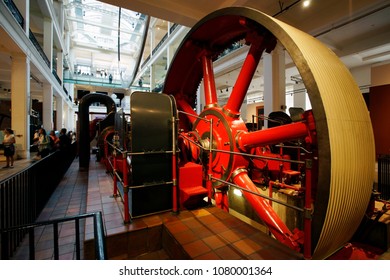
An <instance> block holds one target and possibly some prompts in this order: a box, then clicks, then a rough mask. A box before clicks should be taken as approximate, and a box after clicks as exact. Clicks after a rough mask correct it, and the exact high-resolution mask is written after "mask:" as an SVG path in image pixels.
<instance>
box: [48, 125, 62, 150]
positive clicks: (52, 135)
mask: <svg viewBox="0 0 390 280" xmlns="http://www.w3.org/2000/svg"><path fill="white" fill-rule="evenodd" d="M49 137H50V138H51V140H50V143H51V151H55V150H57V149H58V147H59V145H60V139H59V138H58V137H57V135H56V132H55V131H54V130H51V131H50V134H49Z"/></svg>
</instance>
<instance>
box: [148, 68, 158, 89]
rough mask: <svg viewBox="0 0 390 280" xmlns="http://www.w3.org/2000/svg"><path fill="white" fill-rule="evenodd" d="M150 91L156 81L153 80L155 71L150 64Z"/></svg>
mask: <svg viewBox="0 0 390 280" xmlns="http://www.w3.org/2000/svg"><path fill="white" fill-rule="evenodd" d="M149 72H150V91H152V90H153V89H154V88H155V87H156V81H155V74H156V73H155V71H154V65H150V69H149Z"/></svg>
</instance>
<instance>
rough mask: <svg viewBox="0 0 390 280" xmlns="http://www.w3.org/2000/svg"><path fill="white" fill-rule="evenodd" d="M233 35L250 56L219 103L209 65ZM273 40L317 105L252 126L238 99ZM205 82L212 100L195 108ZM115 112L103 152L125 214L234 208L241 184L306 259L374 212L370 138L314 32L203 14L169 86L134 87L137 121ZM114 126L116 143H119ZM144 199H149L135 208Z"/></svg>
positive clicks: (227, 13) (354, 93)
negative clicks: (119, 184)
mask: <svg viewBox="0 0 390 280" xmlns="http://www.w3.org/2000/svg"><path fill="white" fill-rule="evenodd" d="M236 42H244V43H245V45H247V46H248V53H247V55H246V58H245V60H244V63H243V65H242V67H241V69H240V72H239V75H238V77H237V79H236V81H235V84H234V87H233V91H232V93H231V95H230V97H229V99H228V101H227V103H226V104H224V105H221V104H219V103H218V97H217V90H216V86H215V79H214V71H213V62H214V61H215V60H216V59H217V58H218V57H219V55H220V54H221V53H222V52H224V51H225V50H226V49H227V48H229V47H230V46H232V44H234V43H236ZM277 44H280V45H282V46H283V47H284V49H285V50H286V51H287V52H288V53H289V55H290V56H291V58H292V60H293V62H294V63H295V65H296V67H297V69H298V70H299V73H300V75H301V77H302V80H303V83H304V84H305V87H306V90H307V93H308V95H309V98H310V102H311V105H312V110H309V111H303V110H302V111H301V112H299V111H298V113H297V114H295V116H294V117H293V118H291V117H289V116H288V115H287V114H285V113H282V112H276V119H277V120H278V123H277V125H269V126H268V128H265V129H261V130H248V128H247V126H246V124H245V123H244V121H243V119H242V118H241V116H240V108H241V106H242V104H243V102H244V99H245V97H246V94H247V91H248V88H249V85H250V83H251V81H252V78H253V77H254V74H255V71H256V69H257V67H258V64H259V62H260V60H261V57H262V55H263V53H264V52H265V53H272V52H273V50H274V48H275V47H276V45H277ZM200 86H202V87H203V91H202V92H204V100H205V104H204V108H203V111H201V112H200V113H197V112H196V111H195V110H194V108H195V107H196V99H197V92H198V89H199V87H200ZM116 114H122V115H121V116H120V117H116V118H113V119H115V124H113V123H112V124H111V125H112V126H111V129H108V130H107V129H105V131H104V137H101V143H102V142H104V141H105V142H106V143H108V145H107V144H106V148H105V150H104V151H100V154H101V157H102V159H103V160H104V161H105V162H106V164H107V162H108V163H109V164H107V169H110V170H111V171H113V170H114V171H115V172H116V173H117V174H119V175H120V177H119V180H120V181H122V185H123V186H124V187H123V188H122V190H121V191H119V192H120V194H121V195H122V196H123V198H124V201H125V211H126V212H127V213H125V214H127V216H126V218H125V220H127V221H129V220H130V219H131V218H136V217H137V216H142V215H148V214H151V213H155V212H158V211H164V210H173V211H180V210H182V209H185V208H194V207H203V206H204V205H205V204H209V203H213V204H214V205H216V206H217V207H219V208H221V209H224V210H226V211H229V210H231V209H232V208H233V209H234V204H235V202H234V198H233V195H232V193H233V191H234V190H236V191H237V190H238V191H239V192H240V193H242V196H243V197H244V198H245V203H246V207H248V205H249V207H250V208H251V211H252V212H253V213H254V216H256V217H254V219H255V220H256V219H257V220H258V221H259V222H260V223H262V224H263V225H264V226H265V227H266V229H267V231H268V232H269V233H271V235H272V238H275V239H277V240H279V241H280V242H281V243H283V244H285V245H286V246H288V247H290V248H292V249H293V250H295V251H298V252H300V253H302V255H303V256H304V258H306V259H324V258H328V257H329V256H331V255H332V254H334V253H335V252H336V251H337V250H338V249H340V248H341V247H343V246H344V245H345V244H346V243H347V242H349V241H350V240H351V238H352V237H353V235H354V234H355V232H356V231H357V230H358V227H359V225H360V224H361V221H362V220H363V218H364V217H365V215H366V213H367V211H369V210H368V209H369V207H368V206H369V202H370V199H371V197H372V191H373V190H372V189H373V182H374V170H375V166H374V165H375V152H374V138H373V132H372V127H371V121H370V117H369V113H368V111H367V108H366V105H365V102H364V100H363V97H362V95H361V93H360V91H359V89H358V87H357V85H356V83H355V82H354V80H353V78H352V76H351V74H350V72H349V71H348V69H347V68H346V67H345V66H344V65H343V63H342V62H341V61H340V60H339V59H338V58H337V56H336V55H335V54H334V53H333V52H332V51H331V50H329V49H328V48H327V47H326V46H324V45H323V44H322V43H320V42H319V41H318V40H317V39H315V38H313V37H312V36H310V35H308V34H306V33H304V32H302V31H300V30H297V29H295V28H293V27H291V26H289V25H287V24H285V23H283V22H281V21H279V20H277V19H275V18H272V17H270V16H268V15H265V14H263V13H261V12H259V11H257V10H253V9H250V8H242V7H240V8H238V7H232V8H225V9H221V10H218V11H216V12H214V13H212V14H210V15H208V16H206V17H205V18H204V19H202V20H201V21H200V22H198V23H197V24H196V25H195V26H194V27H193V28H192V29H191V30H190V31H189V33H188V34H187V36H186V37H185V38H184V40H183V42H182V43H181V46H180V47H179V48H178V50H177V52H176V55H175V57H174V59H173V61H172V63H171V65H170V67H169V70H168V73H167V75H166V80H165V84H164V88H163V94H158V93H143V92H135V93H133V94H132V95H131V114H130V118H131V121H130V126H129V129H127V127H128V126H127V125H126V124H124V122H126V121H125V119H124V117H123V113H116ZM270 118H272V117H271V116H270ZM81 129H82V128H81ZM114 135H116V137H117V138H116V139H117V140H118V139H121V141H122V142H121V143H120V144H118V141H116V142H117V143H116V144H115V145H112V144H111V143H112V139H113V137H114ZM80 144H81V141H80ZM107 146H108V148H107ZM113 146H116V148H115V147H113ZM124 154H125V155H126V156H123V155H124ZM82 156H83V155H81V154H80V164H81V165H82V162H85V161H83V160H82V158H81V157H82ZM112 159H115V160H114V163H115V164H113V163H112V162H113V160H112ZM167 174H169V176H167ZM148 177H152V179H150V180H148ZM115 184H116V182H115ZM139 186H143V187H144V188H139ZM166 186H168V187H166ZM141 189H142V190H141ZM141 198H142V200H143V201H144V202H145V201H147V203H143V204H142V205H138V202H137V201H139V200H141ZM126 201H129V206H127V205H126V204H127V203H126ZM145 205H148V206H145Z"/></svg>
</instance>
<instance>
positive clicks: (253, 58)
mask: <svg viewBox="0 0 390 280" xmlns="http://www.w3.org/2000/svg"><path fill="white" fill-rule="evenodd" d="M253 41H254V42H253V43H252V44H251V47H250V49H249V52H248V54H247V56H246V58H245V61H244V64H243V65H242V68H241V71H240V74H239V75H238V78H237V80H236V83H235V85H234V87H233V91H232V93H231V95H230V97H229V100H228V102H227V103H226V105H225V106H224V109H225V110H226V111H227V112H228V113H230V114H231V115H233V116H238V115H239V114H240V108H241V105H242V102H243V101H244V99H245V96H246V93H247V91H248V88H249V85H250V83H251V82H252V78H253V75H254V74H255V72H256V69H257V65H258V64H259V61H260V59H261V55H262V54H263V51H264V49H265V45H262V42H263V37H258V39H257V40H253Z"/></svg>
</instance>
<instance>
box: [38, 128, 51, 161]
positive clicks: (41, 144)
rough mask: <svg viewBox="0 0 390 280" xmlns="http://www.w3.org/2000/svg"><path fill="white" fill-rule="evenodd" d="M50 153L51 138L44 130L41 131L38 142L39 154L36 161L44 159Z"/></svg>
mask: <svg viewBox="0 0 390 280" xmlns="http://www.w3.org/2000/svg"><path fill="white" fill-rule="evenodd" d="M49 153H50V138H49V135H47V134H46V130H45V129H44V128H40V129H39V140H38V153H37V155H36V156H35V157H34V160H38V159H41V158H44V157H45V156H47V155H48V154H49Z"/></svg>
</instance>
